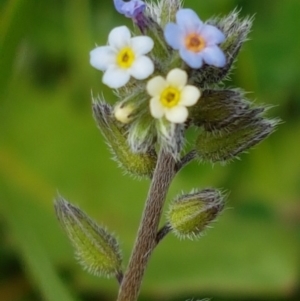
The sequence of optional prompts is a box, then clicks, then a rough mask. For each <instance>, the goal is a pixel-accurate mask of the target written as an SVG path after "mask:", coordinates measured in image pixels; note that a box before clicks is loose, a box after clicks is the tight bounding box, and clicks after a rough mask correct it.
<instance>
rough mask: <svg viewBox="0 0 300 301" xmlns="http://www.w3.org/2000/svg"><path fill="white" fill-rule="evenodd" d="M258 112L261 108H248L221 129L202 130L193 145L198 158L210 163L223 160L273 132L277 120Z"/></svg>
mask: <svg viewBox="0 0 300 301" xmlns="http://www.w3.org/2000/svg"><path fill="white" fill-rule="evenodd" d="M260 113H261V108H254V109H250V110H249V112H248V113H247V114H245V115H244V116H242V117H241V118H238V119H237V120H236V121H235V122H234V123H232V124H230V125H228V126H227V127H225V128H222V129H221V130H218V131H206V130H203V131H202V132H201V133H200V134H199V136H198V138H197V140H196V145H195V149H196V151H197V153H198V156H199V159H200V160H204V161H210V162H212V163H214V162H225V161H227V160H230V159H234V158H235V157H236V156H237V155H239V154H240V153H242V152H244V151H246V150H248V149H249V148H251V147H253V146H254V145H256V144H258V143H259V142H261V141H262V140H264V139H265V138H267V137H268V136H269V135H270V134H271V133H272V132H274V130H275V129H276V125H277V124H278V122H279V120H276V119H275V120H269V119H266V118H263V117H261V116H260Z"/></svg>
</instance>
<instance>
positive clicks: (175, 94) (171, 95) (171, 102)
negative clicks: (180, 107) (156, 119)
mask: <svg viewBox="0 0 300 301" xmlns="http://www.w3.org/2000/svg"><path fill="white" fill-rule="evenodd" d="M179 100H180V91H179V90H178V89H176V88H173V87H167V88H166V89H165V90H164V91H163V92H162V93H161V95H160V101H161V103H162V104H163V106H164V107H167V108H172V107H175V106H176V105H177V104H178V102H179Z"/></svg>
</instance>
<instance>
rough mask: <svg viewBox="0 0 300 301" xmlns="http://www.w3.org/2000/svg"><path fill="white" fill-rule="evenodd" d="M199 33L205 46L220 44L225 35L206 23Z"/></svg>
mask: <svg viewBox="0 0 300 301" xmlns="http://www.w3.org/2000/svg"><path fill="white" fill-rule="evenodd" d="M200 34H201V36H202V37H203V38H204V39H205V42H206V45H207V46H211V45H215V44H220V43H222V42H224V40H225V35H224V33H223V32H222V31H221V30H219V29H218V28H217V27H215V26H212V25H208V24H206V25H204V26H203V28H202V30H201V33H200Z"/></svg>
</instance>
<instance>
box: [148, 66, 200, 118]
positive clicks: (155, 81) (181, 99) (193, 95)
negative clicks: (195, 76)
mask: <svg viewBox="0 0 300 301" xmlns="http://www.w3.org/2000/svg"><path fill="white" fill-rule="evenodd" d="M187 79H188V77H187V73H186V72H185V71H183V70H181V69H178V68H176V69H173V70H171V71H170V72H169V73H168V75H167V77H166V79H164V78H163V77H162V76H156V77H154V78H152V79H150V80H149V81H148V83H147V87H146V89H147V92H148V93H149V95H150V96H152V98H151V99H150V112H151V115H152V116H153V117H154V118H162V117H163V116H165V117H166V119H167V120H169V121H170V122H173V123H183V122H185V121H186V119H187V117H188V110H187V108H186V107H189V106H192V105H194V104H195V103H196V102H197V101H198V99H199V97H200V96H201V92H200V90H199V89H198V88H196V87H194V86H191V85H186V84H187Z"/></svg>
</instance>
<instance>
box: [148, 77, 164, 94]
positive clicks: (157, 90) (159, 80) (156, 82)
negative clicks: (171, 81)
mask: <svg viewBox="0 0 300 301" xmlns="http://www.w3.org/2000/svg"><path fill="white" fill-rule="evenodd" d="M167 86H168V83H167V81H166V80H165V79H164V78H163V77H162V76H155V77H153V78H151V79H150V80H149V81H148V83H147V86H146V89H147V92H148V94H149V95H151V96H158V95H160V94H161V92H162V91H163V90H164V89H165V88H166V87H167Z"/></svg>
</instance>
